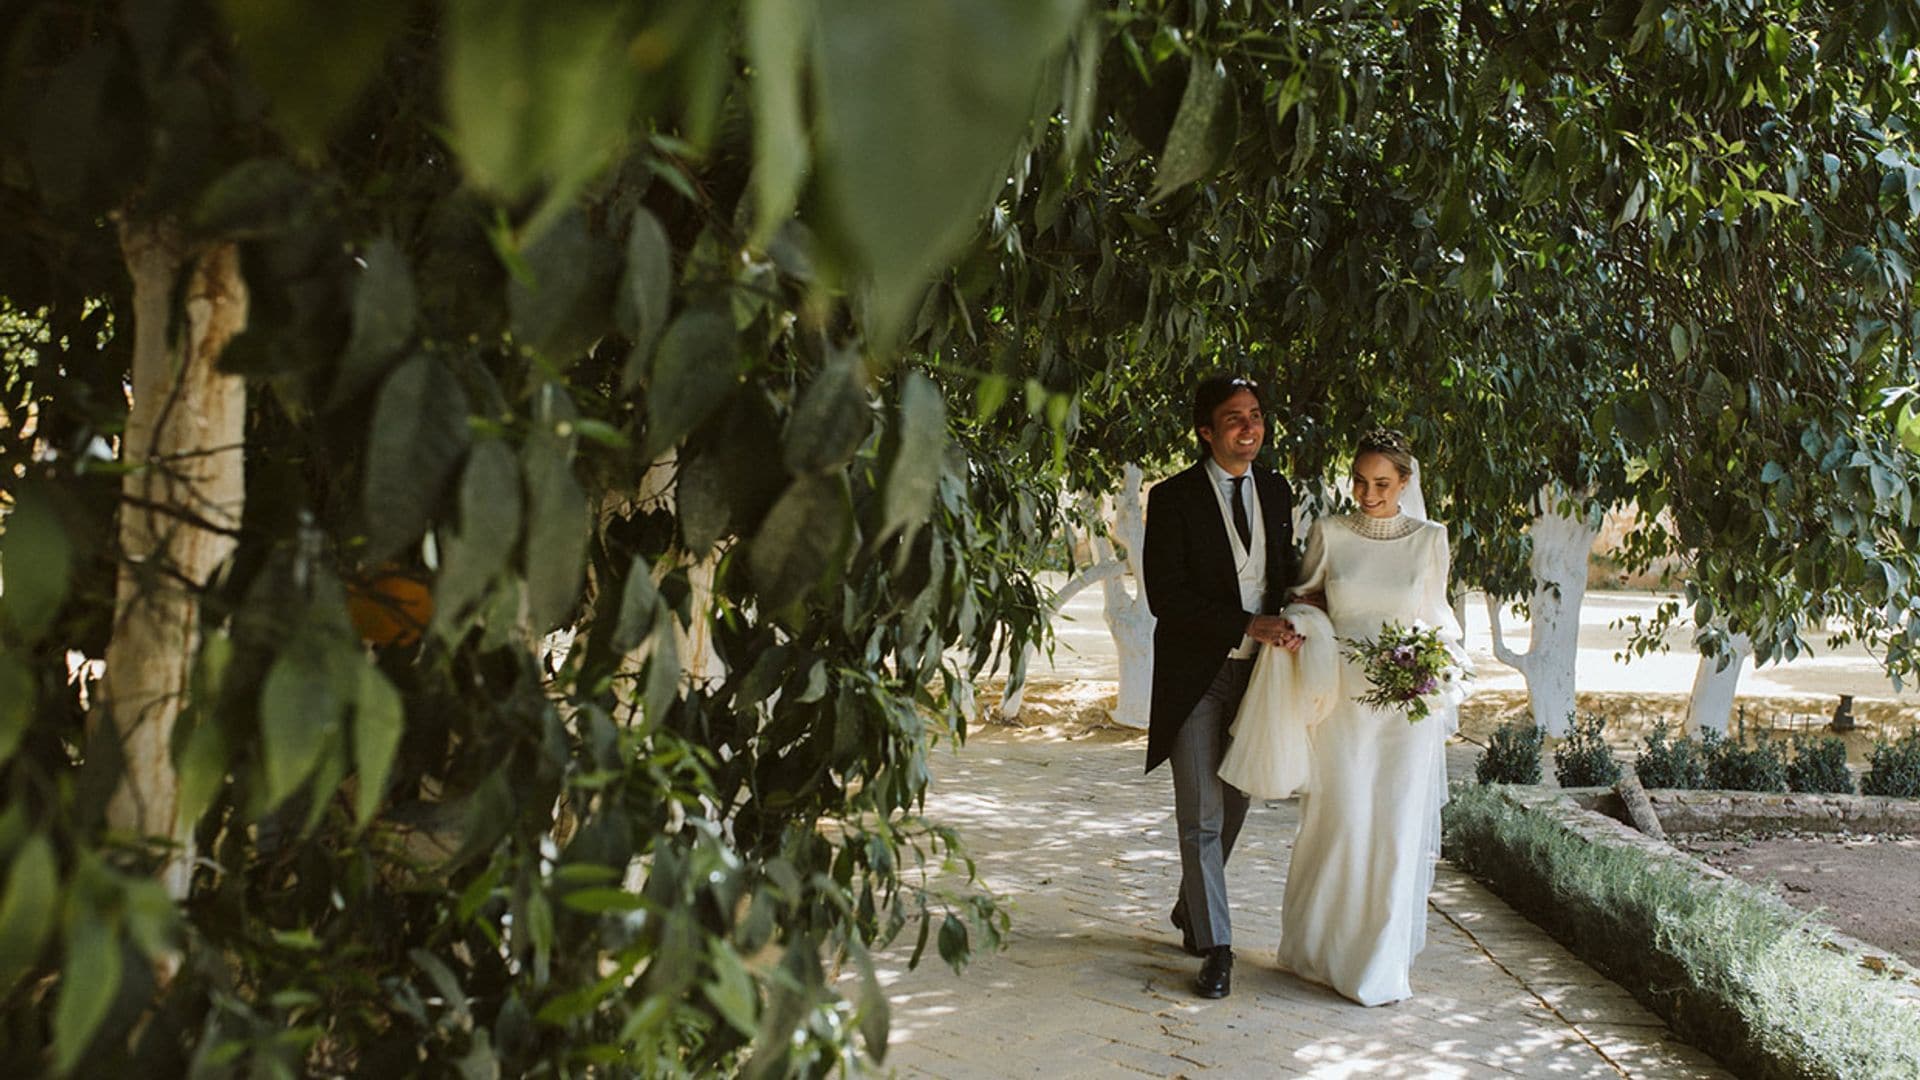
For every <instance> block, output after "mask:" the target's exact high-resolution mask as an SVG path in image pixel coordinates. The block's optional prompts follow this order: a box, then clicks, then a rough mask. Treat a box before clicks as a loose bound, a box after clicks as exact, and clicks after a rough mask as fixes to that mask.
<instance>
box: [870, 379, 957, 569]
mask: <svg viewBox="0 0 1920 1080" xmlns="http://www.w3.org/2000/svg"><path fill="white" fill-rule="evenodd" d="M898 422H899V425H900V440H899V443H898V445H897V446H896V447H895V449H894V458H893V464H892V466H891V467H889V468H888V470H887V485H886V493H885V496H884V498H883V501H882V507H883V510H882V514H881V521H880V531H879V536H878V538H879V539H885V538H886V537H888V536H891V535H893V533H894V532H895V531H896V530H898V529H901V528H903V527H905V526H908V525H912V524H914V523H916V522H919V521H921V520H924V519H925V518H926V516H927V513H928V510H929V508H930V507H931V506H932V504H933V496H934V493H935V492H936V491H937V490H938V489H939V487H940V473H941V470H943V469H944V468H945V467H946V456H947V406H946V402H944V401H942V400H941V398H940V390H939V388H938V387H936V386H934V385H933V380H931V379H929V378H927V377H926V376H925V375H922V374H920V373H919V372H917V371H915V372H910V373H909V374H908V375H907V377H906V380H905V382H904V383H903V385H902V386H901V387H900V415H899V421H898Z"/></svg>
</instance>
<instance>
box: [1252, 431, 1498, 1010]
mask: <svg viewBox="0 0 1920 1080" xmlns="http://www.w3.org/2000/svg"><path fill="white" fill-rule="evenodd" d="M1355 451H1356V452H1355V455H1354V462H1353V494H1354V500H1355V501H1356V502H1357V503H1359V512H1357V513H1352V514H1346V515H1341V516H1337V517H1331V518H1322V519H1320V520H1319V521H1316V522H1314V524H1313V527H1312V530H1311V531H1310V532H1309V533H1308V535H1307V549H1306V558H1305V560H1304V562H1303V565H1302V567H1301V575H1300V580H1299V583H1298V584H1296V585H1295V586H1294V588H1293V595H1294V596H1295V597H1296V599H1298V600H1302V601H1305V602H1306V603H1311V604H1319V605H1323V606H1324V607H1325V609H1326V615H1327V619H1328V620H1330V622H1331V633H1332V635H1333V636H1337V637H1338V638H1345V639H1349V640H1353V639H1360V638H1371V637H1374V636H1375V635H1376V634H1378V633H1379V631H1380V629H1381V627H1382V626H1383V625H1384V624H1385V623H1387V622H1389V621H1397V622H1399V623H1401V624H1403V625H1405V624H1407V623H1410V622H1413V621H1415V620H1418V621H1420V622H1424V623H1425V624H1427V625H1428V626H1432V627H1437V628H1438V629H1439V631H1440V634H1441V636H1442V638H1444V639H1445V640H1446V641H1447V642H1448V644H1449V645H1450V646H1452V647H1453V651H1454V652H1455V653H1456V655H1464V654H1463V653H1462V651H1461V650H1460V649H1459V645H1460V641H1461V634H1460V627H1459V623H1458V621H1457V620H1455V618H1454V616H1453V611H1452V609H1451V607H1450V606H1449V605H1448V603H1447V559H1448V555H1447V532H1446V528H1445V527H1444V526H1442V525H1440V524H1438V523H1435V522H1432V521H1427V520H1424V512H1425V507H1424V506H1422V505H1420V502H1419V492H1418V482H1417V467H1416V465H1415V462H1414V457H1413V453H1412V450H1411V447H1410V446H1409V445H1408V443H1407V439H1406V437H1405V436H1404V435H1401V434H1400V433H1398V432H1394V431H1374V432H1369V433H1368V434H1367V435H1365V436H1363V437H1362V438H1361V439H1360V441H1359V444H1358V446H1357V447H1356V448H1355ZM1410 481H1411V482H1412V483H1413V487H1412V490H1409V482H1410ZM1403 503H1404V504H1405V505H1404V506H1403ZM1407 511H1412V512H1411V513H1409V512H1407ZM1302 621H1303V620H1296V626H1299V625H1300V624H1301V622H1302ZM1322 625H1324V623H1323V624H1322ZM1302 632H1303V633H1304V632H1306V631H1305V628H1304V627H1302ZM1313 653H1318V657H1319V664H1320V665H1324V667H1325V668H1326V669H1328V674H1329V675H1330V676H1331V679H1330V681H1331V682H1332V683H1334V684H1336V685H1337V693H1331V694H1326V695H1324V696H1322V697H1321V698H1320V699H1319V700H1318V701H1314V702H1313V705H1315V706H1318V708H1315V709H1314V710H1313V711H1315V712H1318V713H1319V714H1320V718H1319V722H1318V723H1317V724H1314V725H1313V727H1312V728H1311V734H1310V736H1309V737H1310V739H1311V743H1312V753H1311V763H1310V764H1309V765H1308V766H1307V767H1306V769H1304V770H1301V769H1300V768H1299V765H1298V763H1297V761H1296V762H1294V763H1286V762H1282V761H1280V760H1279V751H1278V749H1277V748H1278V747H1280V746H1281V745H1282V744H1283V743H1284V742H1286V741H1287V740H1284V739H1279V738H1277V737H1275V736H1270V735H1263V734H1262V733H1260V732H1249V733H1248V734H1249V735H1252V736H1253V738H1250V739H1249V740H1248V749H1249V751H1255V750H1258V751H1260V752H1258V753H1257V754H1256V755H1255V756H1256V757H1258V758H1259V759H1261V760H1259V761H1248V760H1240V761H1234V760H1229V761H1226V762H1223V763H1222V766H1221V768H1222V773H1223V775H1225V774H1227V773H1228V772H1229V771H1236V772H1238V774H1239V775H1242V776H1247V775H1249V773H1250V772H1253V771H1256V770H1259V769H1267V770H1278V771H1279V772H1282V773H1284V772H1293V773H1297V774H1303V775H1304V779H1305V784H1304V786H1303V788H1302V790H1303V791H1304V792H1305V794H1304V796H1303V813H1302V817H1301V822H1300V832H1299V835H1298V837H1297V838H1296V839H1295V841H1294V845H1293V861H1292V864H1291V866H1290V868H1289V869H1288V871H1287V884H1286V894H1285V899H1284V902H1283V906H1282V908H1281V913H1280V926H1281V930H1280V957H1279V959H1280V966H1281V967H1283V968H1286V969H1288V970H1291V971H1292V972H1293V973H1294V974H1296V975H1298V976H1300V977H1301V978H1303V979H1307V980H1309V981H1312V982H1317V983H1322V984H1325V985H1327V986H1330V987H1332V988H1333V989H1335V990H1337V991H1339V992H1340V993H1341V994H1343V995H1345V996H1346V997H1348V998H1351V999H1352V1000H1354V1001H1356V1002H1359V1003H1360V1004H1362V1005H1384V1004H1387V1003H1389V1002H1394V1001H1400V1000H1402V999H1405V998H1407V997H1410V996H1411V995H1412V989H1411V987H1410V986H1409V984H1408V974H1409V972H1410V970H1411V968H1412V966H1413V958H1414V956H1415V954H1417V953H1419V952H1420V950H1421V948H1422V947H1423V946H1424V945H1425V944H1426V924H1427V920H1426V904H1427V892H1428V890H1429V889H1430V888H1431V887H1432V885H1433V860H1434V857H1435V856H1437V855H1438V854H1439V848H1440V807H1441V805H1442V804H1443V803H1445V802H1446V799H1447V775H1446V758H1445V754H1444V746H1445V744H1446V740H1447V736H1448V735H1450V734H1452V733H1453V732H1454V731H1455V730H1456V729H1457V728H1458V726H1459V720H1458V712H1457V709H1458V705H1459V694H1458V693H1457V691H1456V692H1454V693H1453V694H1451V695H1450V696H1449V697H1448V698H1447V699H1443V700H1440V701H1438V702H1435V703H1434V704H1435V707H1434V709H1433V712H1432V715H1430V716H1428V717H1427V718H1426V719H1424V720H1421V721H1420V722H1418V723H1409V722H1408V721H1407V717H1406V715H1405V714H1404V713H1402V712H1399V711H1396V710H1390V709H1389V710H1380V709H1373V708H1369V707H1368V706H1365V705H1362V704H1360V703H1359V702H1358V701H1356V700H1355V698H1356V697H1357V696H1358V695H1361V694H1363V693H1365V692H1366V690H1367V688H1368V684H1367V682H1366V678H1365V675H1364V674H1363V673H1362V670H1361V667H1360V665H1359V663H1358V662H1356V661H1353V660H1345V661H1342V660H1339V659H1338V658H1337V657H1338V645H1337V643H1336V642H1334V641H1332V640H1328V639H1327V638H1326V637H1322V639H1321V640H1319V641H1311V640H1310V641H1309V643H1308V646H1307V648H1305V649H1303V650H1302V660H1300V661H1298V663H1299V670H1300V676H1299V677H1300V678H1302V679H1305V680H1307V681H1313V680H1314V679H1315V678H1316V674H1315V673H1311V672H1309V671H1308V668H1309V667H1310V666H1312V664H1311V654H1313ZM1262 662H1263V664H1277V665H1293V664H1295V663H1296V661H1295V660H1294V659H1292V658H1289V657H1285V656H1271V657H1263V658H1262ZM1322 677H1324V676H1322ZM1254 681H1255V683H1256V685H1257V684H1258V683H1259V682H1260V677H1259V672H1258V671H1256V672H1255V676H1254ZM1278 682H1284V680H1276V683H1278ZM1299 700H1301V697H1300V695H1298V694H1295V695H1292V696H1289V695H1288V694H1286V693H1284V692H1282V693H1279V694H1276V695H1271V696H1270V697H1269V699H1268V700H1265V701H1263V702H1255V701H1254V700H1253V695H1252V694H1251V693H1249V695H1248V698H1247V701H1246V702H1245V703H1244V704H1243V705H1242V707H1241V710H1240V716H1241V718H1242V720H1243V721H1248V722H1250V723H1252V724H1258V725H1267V726H1269V727H1273V726H1277V727H1280V728H1288V727H1292V728H1294V729H1296V730H1298V728H1299V727H1300V726H1302V725H1304V724H1306V723H1311V722H1312V718H1311V717H1307V718H1303V719H1296V718H1294V717H1289V716H1286V715H1284V712H1282V711H1281V710H1289V709H1291V708H1297V707H1298V705H1297V703H1298V701H1299ZM1235 726H1236V729H1238V728H1241V727H1245V726H1247V725H1246V724H1245V723H1240V722H1236V725H1235ZM1235 734H1236V736H1238V735H1239V734H1240V733H1239V731H1238V730H1236V732H1235ZM1240 741H1241V740H1240V739H1239V738H1236V740H1235V742H1236V744H1238V743H1239V742H1240ZM1300 741H1302V740H1300V739H1298V738H1297V737H1296V738H1295V739H1293V740H1292V742H1293V743H1294V744H1296V745H1297V743H1298V742H1300ZM1293 756H1294V757H1296V758H1297V757H1298V756H1299V755H1298V754H1297V753H1296V754H1294V755H1293ZM1232 757H1233V755H1232V754H1229V758H1230V759H1231V758H1232ZM1270 775H1271V773H1270ZM1254 786H1256V787H1258V786H1262V785H1260V784H1258V783H1257V782H1256V783H1255V784H1254Z"/></svg>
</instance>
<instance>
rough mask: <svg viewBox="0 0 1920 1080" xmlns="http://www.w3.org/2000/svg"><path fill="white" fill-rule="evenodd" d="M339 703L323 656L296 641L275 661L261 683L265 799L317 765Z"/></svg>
mask: <svg viewBox="0 0 1920 1080" xmlns="http://www.w3.org/2000/svg"><path fill="white" fill-rule="evenodd" d="M343 704H344V702H343V701H342V699H341V696H340V693H339V691H338V689H336V688H335V686H334V685H333V671H332V670H331V669H330V667H329V665H328V664H327V662H326V656H325V655H324V654H323V653H321V652H320V651H319V650H318V649H317V648H316V647H314V646H313V645H312V644H310V643H304V642H299V641H296V642H295V643H294V644H293V645H292V646H291V647H289V648H288V649H286V650H285V651H284V652H282V653H281V654H280V655H279V656H278V657H277V658H275V659H274V662H273V667H271V668H269V669H268V671H267V678H266V682H265V683H264V684H263V685H262V686H261V687H260V749H261V756H262V757H264V758H265V759H266V774H267V775H266V780H267V790H266V796H267V803H268V805H270V806H278V805H279V804H280V803H281V801H282V800H284V799H285V798H286V797H287V796H288V795H291V794H293V792H294V791H295V790H296V789H298V788H299V787H300V784H301V782H302V781H304V780H306V778H307V777H308V776H310V775H312V773H313V770H314V767H315V766H317V765H318V764H319V763H320V755H321V753H322V752H324V751H325V750H326V747H327V741H328V737H329V736H330V735H331V734H332V733H334V732H336V731H337V730H338V728H339V725H340V712H341V709H342V706H343Z"/></svg>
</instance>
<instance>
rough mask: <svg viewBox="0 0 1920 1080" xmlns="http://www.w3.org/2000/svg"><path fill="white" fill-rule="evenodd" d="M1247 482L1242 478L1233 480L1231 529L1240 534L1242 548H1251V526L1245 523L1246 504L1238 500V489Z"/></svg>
mask: <svg viewBox="0 0 1920 1080" xmlns="http://www.w3.org/2000/svg"><path fill="white" fill-rule="evenodd" d="M1246 482H1247V478H1246V477H1244V476H1236V477H1234V478H1233V527H1234V530H1235V531H1236V532H1238V533H1239V534H1240V543H1241V546H1243V547H1248V548H1251V547H1253V525H1252V524H1251V523H1250V522H1248V521H1247V504H1246V503H1245V502H1244V501H1242V500H1241V498H1240V487H1241V485H1243V484H1245V483H1246Z"/></svg>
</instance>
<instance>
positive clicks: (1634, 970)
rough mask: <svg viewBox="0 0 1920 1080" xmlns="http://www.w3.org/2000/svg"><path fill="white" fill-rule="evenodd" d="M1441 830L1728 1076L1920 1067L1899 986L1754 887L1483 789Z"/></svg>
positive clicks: (1767, 1077)
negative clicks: (1583, 830) (1710, 875)
mask: <svg viewBox="0 0 1920 1080" xmlns="http://www.w3.org/2000/svg"><path fill="white" fill-rule="evenodd" d="M1443 829H1444V831H1443V840H1444V850H1445V852H1446V856H1447V858H1448V859H1450V860H1452V861H1453V862H1454V863H1455V864H1456V865H1458V866H1460V867H1461V868H1462V869H1465V870H1466V871H1467V872H1468V873H1471V874H1474V875H1476V876H1477V877H1479V878H1481V879H1482V880H1483V881H1485V882H1486V883H1487V884H1488V885H1489V886H1490V887H1492V888H1493V890H1494V891H1495V892H1496V893H1498V894H1499V895H1500V897H1501V899H1503V900H1505V901H1507V902H1508V903H1510V904H1512V905H1513V906H1514V907H1515V908H1516V909H1518V910H1519V911H1520V912H1521V913H1522V914H1524V915H1526V916H1527V917H1528V918H1530V919H1532V920H1534V921H1535V922H1537V923H1539V924H1540V925H1541V926H1543V927H1544V928H1546V930H1547V931H1548V932H1549V933H1551V934H1552V935H1553V936H1554V937H1555V938H1557V939H1559V940H1560V941H1561V942H1562V943H1563V944H1565V945H1566V946H1567V947H1568V948H1569V949H1570V950H1571V951H1573V952H1574V953H1575V954H1576V955H1579V956H1580V957H1582V958H1583V959H1585V960H1586V961H1587V962H1589V963H1591V964H1593V965H1594V966H1595V967H1596V968H1598V969H1600V970H1601V971H1602V972H1603V973H1604V974H1606V975H1608V976H1609V977H1611V978H1613V979H1614V980H1615V981H1617V982H1619V983H1620V984H1621V985H1622V986H1624V987H1626V988H1627V989H1628V990H1629V991H1630V992H1632V993H1633V995H1634V996H1635V997H1637V998H1639V999H1640V1000H1641V1001H1642V1002H1643V1003H1645V1004H1646V1005H1647V1006H1648V1007H1649V1008H1651V1009H1652V1010H1654V1011H1655V1012H1657V1013H1659V1014H1661V1015H1662V1016H1664V1017H1666V1018H1667V1020H1668V1021H1669V1022H1670V1023H1671V1024H1672V1025H1673V1027H1674V1030H1675V1031H1676V1032H1678V1033H1679V1034H1680V1036H1681V1037H1682V1038H1684V1039H1686V1040H1687V1041H1688V1042H1690V1043H1692V1044H1694V1045H1696V1046H1698V1047H1700V1048H1701V1049H1703V1050H1706V1051H1707V1052H1709V1053H1711V1054H1713V1055H1714V1056H1715V1057H1717V1058H1719V1059H1720V1060H1721V1061H1722V1062H1723V1063H1724V1064H1726V1065H1727V1066H1728V1067H1729V1069H1730V1070H1731V1071H1732V1072H1733V1073H1734V1074H1735V1075H1739V1076H1744V1077H1752V1078H1754V1080H1789V1078H1792V1080H1799V1078H1803V1077H1832V1078H1838V1077H1855V1076H1858V1077H1894V1076H1902V1077H1911V1076H1920V1014H1916V1013H1915V1011H1914V1009H1913V1008H1912V1006H1911V1003H1910V1002H1908V1001H1907V1000H1906V999H1905V997H1904V996H1903V993H1902V989H1901V983H1900V981H1899V980H1898V979H1894V978H1888V977H1885V976H1881V975H1876V974H1873V973H1871V972H1869V971H1867V970H1866V969H1864V968H1862V967H1861V966H1859V964H1858V961H1857V960H1856V959H1855V958H1854V957H1852V956H1849V955H1847V954H1845V953H1842V952H1838V951H1835V950H1833V949H1830V948H1829V947H1828V946H1827V944H1826V942H1825V940H1824V939H1825V936H1826V935H1825V932H1824V931H1823V929H1822V927H1821V926H1820V924H1819V923H1817V922H1815V921H1814V920H1813V919H1811V918H1810V917H1809V916H1805V915H1800V914H1798V913H1795V912H1793V911H1791V910H1789V909H1787V908H1786V907H1785V906H1784V905H1781V904H1779V903H1776V902H1774V901H1772V900H1770V899H1769V898H1768V897H1767V896H1766V895H1765V894H1764V893H1763V892H1761V891H1760V890H1758V889H1756V888H1754V887H1753V886H1751V885H1747V884H1744V883H1742V882H1737V881H1726V880H1718V881H1716V880H1711V879H1707V878H1705V877H1703V876H1702V875H1700V874H1699V873H1697V872H1689V871H1688V870H1687V869H1686V868H1685V867H1684V865H1683V864H1682V863H1681V862H1678V861H1674V860H1668V859H1655V858H1653V857H1651V856H1649V855H1648V854H1647V853H1646V852H1645V851H1643V850H1641V849H1639V848H1635V847H1628V846H1626V845H1624V844H1619V843H1613V842H1607V841H1604V840H1603V839H1600V838H1595V837H1589V836H1583V835H1581V834H1580V833H1578V832H1576V831H1574V830H1573V829H1572V828H1570V827H1569V826H1568V825H1567V824H1566V823H1564V822H1563V821H1561V820H1558V819H1557V818H1556V816H1555V815H1554V814H1553V813H1552V812H1551V811H1550V810H1548V809H1545V808H1537V807H1531V806H1524V805H1520V800H1519V799H1518V798H1516V797H1515V796H1514V795H1512V794H1507V793H1502V792H1498V791H1495V790H1492V789H1489V788H1475V787H1470V786H1469V787H1466V789H1465V790H1462V791H1459V792H1456V793H1455V795H1454V797H1453V799H1452V800H1451V801H1450V802H1449V803H1448V804H1447V807H1446V810H1445V812H1444V814H1443Z"/></svg>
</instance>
